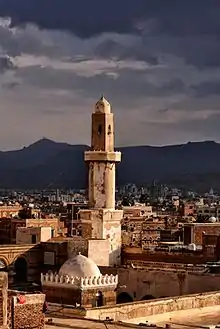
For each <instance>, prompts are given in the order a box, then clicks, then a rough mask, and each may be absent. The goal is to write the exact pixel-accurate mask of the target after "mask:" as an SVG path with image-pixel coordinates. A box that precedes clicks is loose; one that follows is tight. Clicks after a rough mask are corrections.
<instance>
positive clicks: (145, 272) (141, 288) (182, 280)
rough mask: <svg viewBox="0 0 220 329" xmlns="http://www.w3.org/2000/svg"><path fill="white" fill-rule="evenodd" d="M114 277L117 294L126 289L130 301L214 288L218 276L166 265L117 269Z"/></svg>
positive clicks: (212, 289)
mask: <svg viewBox="0 0 220 329" xmlns="http://www.w3.org/2000/svg"><path fill="white" fill-rule="evenodd" d="M118 279H119V285H118V286H119V289H118V295H119V294H121V293H124V292H126V293H127V294H129V295H130V297H131V298H132V299H133V300H141V299H143V298H145V296H149V295H150V296H152V297H153V298H161V297H168V296H179V295H187V294H195V293H199V292H201V293H202V292H209V291H216V290H218V289H219V280H220V275H219V274H210V273H193V272H187V271H184V270H176V271H175V270H169V269H166V268H165V269H164V270H163V269H156V268H155V269H149V268H145V269H143V268H142V269H141V268H137V269H133V268H120V269H119V270H118Z"/></svg>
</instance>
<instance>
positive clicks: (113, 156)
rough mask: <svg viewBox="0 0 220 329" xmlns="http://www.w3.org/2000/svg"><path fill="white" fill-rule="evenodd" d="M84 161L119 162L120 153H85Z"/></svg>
mask: <svg viewBox="0 0 220 329" xmlns="http://www.w3.org/2000/svg"><path fill="white" fill-rule="evenodd" d="M84 160H85V161H88V162H96V161H97V162H121V152H106V151H86V152H85V153H84Z"/></svg>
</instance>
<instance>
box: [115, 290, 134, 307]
mask: <svg viewBox="0 0 220 329" xmlns="http://www.w3.org/2000/svg"><path fill="white" fill-rule="evenodd" d="M131 302H133V298H132V297H131V296H130V295H129V294H128V293H127V292H122V293H120V294H119V295H118V296H117V304H123V303H131Z"/></svg>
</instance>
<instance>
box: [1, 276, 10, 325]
mask: <svg viewBox="0 0 220 329" xmlns="http://www.w3.org/2000/svg"><path fill="white" fill-rule="evenodd" d="M7 289H8V275H7V273H4V272H1V273H0V328H1V327H2V326H6V325H7Z"/></svg>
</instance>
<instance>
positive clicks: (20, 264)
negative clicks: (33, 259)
mask: <svg viewBox="0 0 220 329" xmlns="http://www.w3.org/2000/svg"><path fill="white" fill-rule="evenodd" d="M14 271H15V278H14V279H15V282H17V283H20V282H27V276H28V273H27V271H28V265H27V261H26V259H25V258H24V257H18V258H17V259H16V261H15V263H14Z"/></svg>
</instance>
